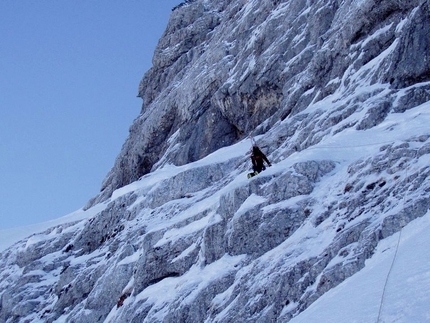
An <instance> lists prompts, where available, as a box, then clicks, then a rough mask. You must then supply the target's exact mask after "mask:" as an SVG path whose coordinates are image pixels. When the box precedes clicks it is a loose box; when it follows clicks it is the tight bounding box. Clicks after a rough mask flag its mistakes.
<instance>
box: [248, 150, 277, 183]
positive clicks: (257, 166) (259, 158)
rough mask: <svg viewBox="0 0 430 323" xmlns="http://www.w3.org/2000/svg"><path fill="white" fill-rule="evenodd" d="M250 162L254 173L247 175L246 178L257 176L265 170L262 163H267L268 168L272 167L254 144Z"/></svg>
mask: <svg viewBox="0 0 430 323" xmlns="http://www.w3.org/2000/svg"><path fill="white" fill-rule="evenodd" d="M251 161H252V169H253V171H254V173H250V174H248V178H250V177H252V176H255V175H257V174H258V173H261V172H262V171H263V170H265V169H266V167H265V166H264V161H265V162H266V163H267V165H269V167H270V166H272V164H271V163H270V161H269V160H268V159H267V157H266V155H265V154H264V153H263V152H262V151H261V150H260V148H259V147H258V146H257V145H255V144H254V145H253V146H252V154H251Z"/></svg>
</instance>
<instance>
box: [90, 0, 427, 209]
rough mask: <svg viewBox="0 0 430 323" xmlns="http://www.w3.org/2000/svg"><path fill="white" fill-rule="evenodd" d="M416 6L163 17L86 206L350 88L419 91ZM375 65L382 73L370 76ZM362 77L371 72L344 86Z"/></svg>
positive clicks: (192, 9)
mask: <svg viewBox="0 0 430 323" xmlns="http://www.w3.org/2000/svg"><path fill="white" fill-rule="evenodd" d="M428 6H429V4H428V2H426V1H419V0H414V1H409V2H407V3H401V2H399V1H394V0H386V1H383V2H380V1H372V0H367V1H361V2H356V1H343V2H339V1H329V2H327V1H315V2H312V3H304V2H303V3H302V2H294V3H291V2H286V1H268V0H267V1H233V2H231V1H217V2H215V3H213V2H208V1H190V2H186V3H184V5H183V6H179V7H178V8H177V9H175V10H174V11H173V12H172V15H171V19H170V22H169V25H168V27H167V29H166V31H165V33H164V34H163V36H162V38H161V39H160V42H159V44H158V46H157V48H156V50H155V54H154V59H153V67H152V68H151V69H150V70H149V71H148V72H147V73H146V74H145V76H144V78H143V80H142V82H141V84H140V86H139V96H140V97H142V99H143V107H142V113H141V115H140V116H139V117H138V118H137V119H136V120H135V122H134V123H133V125H132V127H131V128H130V136H129V138H128V139H127V141H126V143H125V145H124V147H123V149H122V151H121V153H120V155H119V156H118V158H117V161H116V163H115V166H114V167H113V169H112V171H111V172H110V173H109V175H108V176H107V178H106V180H105V181H104V183H103V186H102V192H101V194H100V196H99V197H98V198H96V199H95V201H101V200H105V199H106V198H108V197H109V196H110V195H111V194H112V192H113V190H114V189H117V188H119V187H122V186H124V185H126V184H128V183H130V182H132V181H134V180H137V179H138V178H139V177H141V176H142V175H144V174H146V173H148V172H150V171H151V170H153V169H155V168H157V167H159V166H160V165H162V164H163V163H160V160H163V161H168V162H169V163H173V164H175V165H183V164H186V163H189V162H192V161H195V160H198V159H200V158H202V157H204V156H206V155H208V154H209V153H211V152H213V151H215V150H217V149H218V148H220V147H224V146H227V145H230V144H232V143H234V142H237V141H238V140H240V139H242V138H244V137H246V136H247V135H249V134H250V133H252V132H253V131H254V132H255V129H256V127H257V126H258V125H260V124H261V123H263V121H266V128H264V129H267V127H268V126H271V125H273V124H274V123H276V121H278V120H279V119H284V118H286V117H287V116H288V115H294V114H297V113H298V112H300V111H302V110H304V109H305V108H306V107H307V106H308V105H309V104H310V103H311V102H316V101H319V100H321V99H323V98H324V97H326V96H328V95H330V94H333V93H334V92H335V91H336V89H338V88H339V87H340V86H342V85H344V86H348V87H349V90H350V91H354V90H355V89H356V87H357V86H358V84H357V82H356V81H357V77H360V78H361V79H363V78H367V77H368V78H372V79H371V80H370V83H375V84H376V83H379V82H381V83H391V84H392V87H391V89H392V90H393V91H395V90H399V89H403V88H405V87H407V86H409V85H411V84H414V83H416V82H425V81H428V80H429V64H428V60H429V57H428V55H429V54H428V53H429V50H428V44H429V39H428V35H429V32H428V31H429V30H428V28H429V27H428V26H429V24H428V23H427V22H428V19H429V17H428V12H429V10H428V9H429V8H428ZM383 53H387V55H388V57H385V56H384V55H383ZM376 57H379V58H380V59H382V60H383V62H381V63H380V64H377V65H375V66H373V62H374V59H375V58H376ZM363 66H368V68H369V69H371V68H375V69H376V70H375V71H370V70H368V71H363V73H364V75H361V76H358V75H356V76H354V77H353V74H354V71H357V70H359V69H361V68H362V67H363ZM367 74H369V75H367ZM411 96H412V97H411V98H410V100H412V101H413V103H412V105H413V104H414V103H415V102H416V101H417V100H427V99H428V95H427V93H426V92H425V91H424V92H423V91H422V92H421V93H416V94H411ZM423 96H424V97H423ZM405 99H406V98H405ZM384 102H385V103H384V104H382V105H381V104H380V105H378V106H376V107H375V108H374V110H375V113H378V114H381V113H382V114H384V113H385V114H386V113H387V111H388V110H390V106H391V105H392V104H391V103H392V102H391V103H390V102H389V100H384ZM409 104H410V103H409V102H403V104H402V105H409ZM264 129H262V130H257V133H259V132H261V131H264ZM191 143H192V144H191ZM90 205H91V204H90Z"/></svg>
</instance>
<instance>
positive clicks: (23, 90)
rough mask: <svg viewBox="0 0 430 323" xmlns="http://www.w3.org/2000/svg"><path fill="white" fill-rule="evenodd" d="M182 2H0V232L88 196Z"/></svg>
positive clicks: (115, 148)
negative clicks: (176, 9)
mask: <svg viewBox="0 0 430 323" xmlns="http://www.w3.org/2000/svg"><path fill="white" fill-rule="evenodd" d="M180 2H181V0H129V1H128V0H127V1H122V0H103V1H96V0H43V1H33V0H1V1H0V229H5V228H10V227H16V226H24V225H28V224H32V223H39V222H43V221H47V220H50V219H54V218H58V217H60V216H63V215H66V214H68V213H70V212H72V211H75V210H77V209H80V208H81V207H83V206H84V205H85V204H86V202H87V201H88V200H89V199H90V198H91V197H93V196H94V195H96V194H97V193H98V192H99V190H100V186H101V182H102V180H103V179H104V177H105V175H106V174H107V173H108V171H109V170H110V168H111V167H112V165H113V163H114V161H115V158H116V156H117V155H118V153H119V152H120V150H121V147H122V144H123V143H124V141H125V139H126V138H127V135H128V129H129V126H130V125H131V123H132V121H133V119H134V118H136V117H137V116H138V114H139V112H140V108H141V99H139V98H137V97H136V95H137V88H138V85H139V81H140V79H141V78H142V76H143V74H144V73H145V71H147V70H148V69H149V68H150V67H151V60H152V56H153V52H154V49H155V46H156V44H157V41H158V39H159V38H160V37H161V35H162V33H163V31H164V29H165V27H166V26H167V22H168V19H169V16H170V13H171V9H172V8H173V7H174V6H175V5H177V4H179V3H180Z"/></svg>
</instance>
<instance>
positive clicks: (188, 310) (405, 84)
mask: <svg viewBox="0 0 430 323" xmlns="http://www.w3.org/2000/svg"><path fill="white" fill-rule="evenodd" d="M429 54H430V3H429V1H424V0H412V1H407V2H402V1H397V0H382V1H376V0H361V1H358V0H355V1H353V0H343V1H341V0H330V1H318V0H315V1H289V0H284V1H282V0H232V1H224V0H218V1H207V0H195V1H186V2H184V3H183V4H182V5H180V6H178V7H176V8H175V9H174V10H173V12H172V14H171V18H170V21H169V24H168V26H167V28H166V31H165V33H164V34H163V36H162V38H161V39H160V41H159V44H158V46H157V48H156V50H155V54H154V59H153V67H152V68H151V69H150V70H149V71H148V72H147V73H146V74H145V76H144V77H143V79H142V81H141V83H140V86H139V96H140V97H141V98H142V99H143V106H142V111H141V113H140V115H139V116H138V117H137V118H136V120H135V121H134V123H133V125H132V126H131V128H130V136H129V138H128V139H127V141H126V142H125V144H124V146H123V149H122V151H121V152H120V154H119V156H118V158H117V160H116V162H115V165H114V167H113V168H112V170H111V172H110V173H109V174H108V176H107V178H106V180H105V181H104V183H103V187H102V191H101V192H100V194H99V195H98V196H96V197H95V198H94V199H93V200H92V201H91V202H90V203H89V205H88V206H87V209H86V210H85V211H81V212H82V214H81V215H82V217H86V219H84V220H79V221H78V220H76V222H72V223H64V224H63V225H61V226H56V227H53V228H49V229H47V231H45V232H42V233H40V234H36V235H34V236H32V237H29V238H28V239H25V240H23V241H21V242H18V243H17V244H16V245H14V246H13V247H12V248H10V249H8V250H6V251H4V252H3V253H1V254H0V270H1V276H0V297H1V303H0V322H8V323H12V322H30V321H34V322H36V321H38V320H39V321H43V322H89V323H90V322H91V323H94V322H172V323H173V322H175V323H177V322H288V321H289V320H291V319H292V318H294V317H297V316H299V315H300V313H302V312H303V311H305V310H306V308H308V307H309V305H310V304H312V303H313V302H314V301H315V300H317V299H318V298H320V297H324V294H325V293H326V292H327V291H329V290H330V289H332V288H333V287H335V286H337V285H338V284H340V283H341V282H342V281H344V280H345V279H347V278H348V277H350V276H352V275H354V274H356V273H357V272H359V271H360V270H361V269H362V268H363V267H364V266H365V261H366V259H368V258H369V257H371V256H372V254H373V253H374V250H375V248H376V247H377V246H378V244H379V243H380V241H381V240H382V239H385V238H386V237H388V236H390V235H392V234H394V233H396V232H398V231H399V230H402V228H403V227H404V226H406V225H408V223H409V222H410V221H412V220H414V219H417V218H420V217H422V216H424V215H426V214H427V213H428V210H429V207H430V197H429V191H430V181H429V174H430V167H429V162H430V140H429V138H430V130H429V128H428V124H429V122H430V112H429V111H430V64H429V59H430V58H429ZM249 134H252V135H253V136H254V138H255V140H256V141H257V143H258V145H259V146H260V147H261V148H262V149H263V150H264V151H265V152H266V153H267V155H268V157H269V159H270V160H271V162H272V164H273V166H272V167H270V168H268V169H267V170H265V171H264V172H262V173H261V174H259V175H258V176H256V177H253V178H252V179H251V180H248V179H247V177H246V174H247V172H248V171H249V166H250V165H249V160H248V157H249V156H248V151H249V148H250V144H251V141H250V140H249V139H247V136H248V135H249Z"/></svg>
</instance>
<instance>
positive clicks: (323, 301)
mask: <svg viewBox="0 0 430 323" xmlns="http://www.w3.org/2000/svg"><path fill="white" fill-rule="evenodd" d="M429 245H430V212H428V213H427V214H426V215H425V216H424V217H422V218H420V219H416V220H414V221H413V222H411V223H409V224H408V225H407V226H406V227H404V228H403V229H402V231H401V232H399V233H397V234H395V235H393V236H391V237H389V238H387V239H385V240H383V241H381V243H380V244H379V246H378V248H377V249H376V251H375V254H374V255H373V256H372V258H370V259H369V260H367V261H366V266H365V267H364V268H363V269H362V270H361V271H360V272H358V273H357V274H356V275H354V276H352V277H350V278H348V279H346V280H345V281H344V282H342V283H341V284H340V285H338V286H337V287H335V288H333V289H332V290H330V291H328V292H327V293H326V294H325V295H324V296H322V297H320V298H319V299H318V300H317V301H316V302H315V303H313V304H312V305H311V306H309V308H308V309H307V310H305V311H304V312H302V313H301V314H299V315H298V316H297V317H295V318H293V319H292V320H291V321H290V322H291V323H308V322H321V323H330V322H350V323H364V322H384V323H394V322H399V323H400V322H402V323H406V322H411V323H412V322H414V323H424V322H430V307H429V306H428V305H429V304H430V292H429V286H430V252H429Z"/></svg>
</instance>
